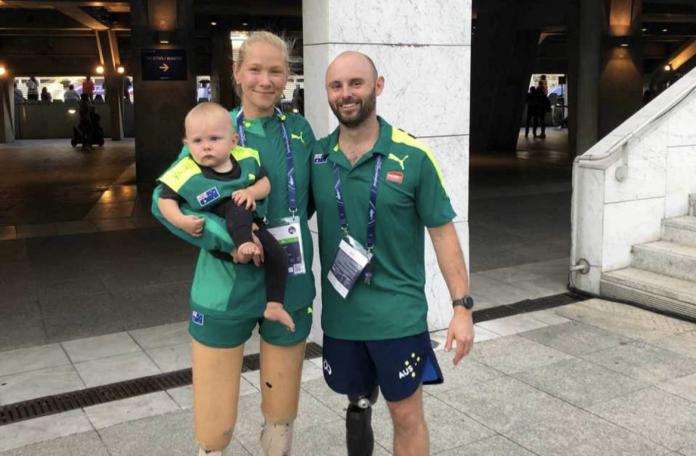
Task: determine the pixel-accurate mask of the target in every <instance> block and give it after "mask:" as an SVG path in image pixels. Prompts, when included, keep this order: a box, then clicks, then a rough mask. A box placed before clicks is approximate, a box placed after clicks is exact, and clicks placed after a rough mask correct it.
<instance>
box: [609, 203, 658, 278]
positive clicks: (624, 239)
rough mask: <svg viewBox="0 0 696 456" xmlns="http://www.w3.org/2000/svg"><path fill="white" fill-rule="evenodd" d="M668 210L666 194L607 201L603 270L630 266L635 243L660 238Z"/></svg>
mask: <svg viewBox="0 0 696 456" xmlns="http://www.w3.org/2000/svg"><path fill="white" fill-rule="evenodd" d="M664 211H665V199H664V197H662V198H651V199H644V200H638V201H626V202H622V203H614V204H607V205H606V208H605V213H604V242H603V248H602V250H603V253H602V256H603V259H602V271H613V270H615V269H620V268H625V267H627V266H629V265H630V264H631V247H632V246H633V245H635V244H641V243H644V242H651V241H657V240H658V239H660V235H661V228H662V216H663V214H664Z"/></svg>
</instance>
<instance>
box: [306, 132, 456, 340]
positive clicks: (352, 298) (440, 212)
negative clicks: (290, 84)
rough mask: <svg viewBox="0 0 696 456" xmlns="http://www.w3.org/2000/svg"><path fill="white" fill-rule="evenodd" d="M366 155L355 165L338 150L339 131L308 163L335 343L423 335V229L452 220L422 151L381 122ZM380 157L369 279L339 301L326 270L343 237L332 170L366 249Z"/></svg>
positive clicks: (328, 329) (428, 155) (325, 321)
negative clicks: (338, 177) (337, 173)
mask: <svg viewBox="0 0 696 456" xmlns="http://www.w3.org/2000/svg"><path fill="white" fill-rule="evenodd" d="M379 123H380V133H379V138H378V140H377V142H376V143H375V145H374V147H373V148H372V150H370V151H369V152H367V153H366V154H364V155H363V156H362V157H360V159H359V160H358V162H357V163H356V164H355V166H351V164H350V162H349V161H348V159H347V158H346V156H345V155H344V154H343V152H342V151H341V150H340V149H339V147H338V135H339V129H336V130H335V131H334V132H333V133H332V134H331V135H329V136H327V137H326V138H323V139H322V140H320V141H319V143H318V148H319V150H317V153H315V155H314V157H313V160H312V161H313V163H312V193H313V197H314V203H315V205H316V209H317V217H318V228H319V250H320V257H321V285H322V287H321V288H322V327H323V329H324V332H325V333H326V334H327V335H329V336H331V337H336V338H340V339H350V340H381V339H393V338H398V337H405V336H410V335H414V334H419V333H422V332H424V331H426V330H427V311H428V304H427V301H426V298H425V293H424V286H425V265H424V233H425V229H424V227H437V226H441V225H444V224H446V223H448V222H450V221H451V220H452V219H453V218H454V217H455V213H454V210H453V209H452V205H451V204H450V200H449V197H448V196H447V193H446V191H445V188H444V186H443V181H442V174H441V173H440V170H439V169H438V167H437V165H436V164H435V160H434V157H433V154H432V152H431V151H430V149H428V147H427V146H425V145H424V144H422V143H421V142H419V141H417V140H415V139H414V138H413V137H412V136H410V135H409V134H407V133H405V132H404V131H402V130H399V129H396V128H392V126H391V125H389V124H388V123H387V122H386V121H384V120H383V119H382V118H379ZM378 154H379V155H382V157H383V161H382V169H381V172H380V176H379V187H378V194H377V214H376V218H377V223H376V239H375V249H374V258H373V260H372V264H373V272H374V278H373V280H372V284H371V285H366V284H365V283H364V282H363V281H362V279H359V280H358V283H357V284H356V285H355V286H354V288H353V289H352V291H351V292H350V294H349V295H348V296H347V298H346V299H343V298H342V297H341V296H340V295H339V294H338V293H337V292H336V291H335V290H334V288H333V287H332V286H331V284H330V283H329V281H328V279H327V273H328V271H329V270H330V268H331V265H332V264H333V261H334V258H335V256H336V252H337V250H338V244H339V242H340V241H341V237H342V232H341V227H340V223H339V217H338V209H337V205H336V197H335V194H334V184H335V178H334V173H333V169H332V167H333V165H334V164H335V165H336V166H337V167H338V169H339V170H340V175H341V184H342V189H343V195H344V200H345V207H346V217H347V219H348V226H349V229H350V234H351V235H352V236H353V237H354V238H355V239H357V240H358V241H360V243H362V244H363V245H366V244H367V242H366V241H367V218H368V213H367V211H368V207H369V195H370V188H371V182H372V178H373V175H374V170H375V162H376V156H377V155H378Z"/></svg>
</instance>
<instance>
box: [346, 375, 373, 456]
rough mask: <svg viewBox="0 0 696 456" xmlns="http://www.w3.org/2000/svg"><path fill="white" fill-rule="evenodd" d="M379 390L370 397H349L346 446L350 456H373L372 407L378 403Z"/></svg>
mask: <svg viewBox="0 0 696 456" xmlns="http://www.w3.org/2000/svg"><path fill="white" fill-rule="evenodd" d="M378 396H379V389H378V388H377V387H375V389H374V390H373V391H372V393H371V394H369V395H356V396H353V395H348V400H349V401H350V404H349V405H348V410H347V411H346V445H347V447H348V456H372V450H373V449H374V446H375V437H374V434H373V432H372V405H374V403H375V402H377V397H378Z"/></svg>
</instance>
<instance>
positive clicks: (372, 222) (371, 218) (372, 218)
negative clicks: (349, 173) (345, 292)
mask: <svg viewBox="0 0 696 456" xmlns="http://www.w3.org/2000/svg"><path fill="white" fill-rule="evenodd" d="M332 166H333V173H334V178H335V184H334V194H335V195H336V206H337V208H338V219H339V222H340V223H341V231H342V232H343V236H344V238H346V237H349V236H350V230H349V228H348V218H347V217H346V204H345V200H344V198H343V189H342V185H341V171H340V170H339V168H338V166H336V164H335V163H332ZM381 169H382V156H381V155H377V159H376V161H375V173H374V175H373V176H372V185H371V186H370V206H369V208H368V211H367V245H366V248H367V254H368V259H369V262H368V264H367V266H366V268H365V270H364V272H363V278H364V280H365V283H367V284H368V285H369V284H370V283H371V282H372V276H373V272H372V261H371V259H372V252H373V251H374V248H375V237H376V235H375V231H376V227H377V189H378V188H379V174H380V171H381Z"/></svg>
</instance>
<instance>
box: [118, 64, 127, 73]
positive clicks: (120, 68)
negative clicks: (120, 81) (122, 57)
mask: <svg viewBox="0 0 696 456" xmlns="http://www.w3.org/2000/svg"><path fill="white" fill-rule="evenodd" d="M125 72H126V69H125V68H123V67H122V66H121V65H119V66H118V68H116V73H118V74H123V73H125Z"/></svg>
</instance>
